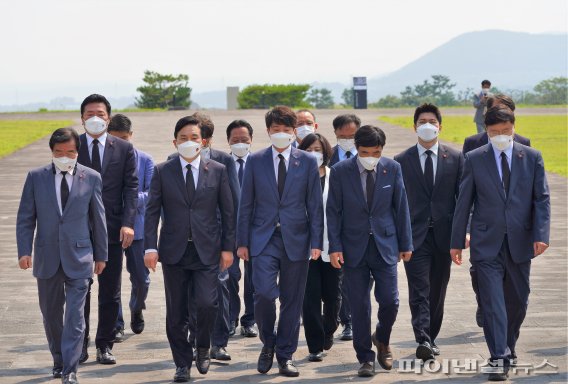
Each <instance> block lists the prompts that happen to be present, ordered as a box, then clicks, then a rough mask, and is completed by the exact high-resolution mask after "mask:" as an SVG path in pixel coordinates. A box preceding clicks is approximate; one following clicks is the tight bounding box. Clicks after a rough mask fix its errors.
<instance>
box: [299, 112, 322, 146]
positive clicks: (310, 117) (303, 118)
mask: <svg viewBox="0 0 568 384" xmlns="http://www.w3.org/2000/svg"><path fill="white" fill-rule="evenodd" d="M317 130H318V123H316V116H315V115H314V113H313V112H312V111H310V110H309V109H300V110H298V111H296V129H295V130H294V134H295V135H296V144H297V146H299V145H300V144H302V140H304V137H306V136H308V135H309V134H310V133H316V132H317Z"/></svg>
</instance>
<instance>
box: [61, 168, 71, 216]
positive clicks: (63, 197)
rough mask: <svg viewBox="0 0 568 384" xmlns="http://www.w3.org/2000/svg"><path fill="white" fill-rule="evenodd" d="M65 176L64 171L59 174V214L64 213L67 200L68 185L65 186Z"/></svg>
mask: <svg viewBox="0 0 568 384" xmlns="http://www.w3.org/2000/svg"><path fill="white" fill-rule="evenodd" d="M65 175H67V172H66V171H62V172H61V189H60V193H61V212H62V213H63V211H65V205H66V204H67V199H68V198H69V184H67V179H65Z"/></svg>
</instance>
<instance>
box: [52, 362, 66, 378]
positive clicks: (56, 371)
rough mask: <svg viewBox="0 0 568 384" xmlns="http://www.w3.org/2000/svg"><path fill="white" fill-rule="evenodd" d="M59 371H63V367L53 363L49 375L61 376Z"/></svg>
mask: <svg viewBox="0 0 568 384" xmlns="http://www.w3.org/2000/svg"><path fill="white" fill-rule="evenodd" d="M61 372H63V367H62V366H59V365H54V366H53V369H52V370H51V375H52V376H53V378H54V379H59V378H61Z"/></svg>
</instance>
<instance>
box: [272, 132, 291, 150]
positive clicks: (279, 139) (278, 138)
mask: <svg viewBox="0 0 568 384" xmlns="http://www.w3.org/2000/svg"><path fill="white" fill-rule="evenodd" d="M294 140H296V137H295V136H294V135H291V134H289V133H286V132H278V133H274V134H272V135H270V141H271V142H272V145H274V147H276V148H278V149H284V148H287V147H288V146H289V145H290V144H292V143H293V142H294Z"/></svg>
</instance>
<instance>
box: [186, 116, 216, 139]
mask: <svg viewBox="0 0 568 384" xmlns="http://www.w3.org/2000/svg"><path fill="white" fill-rule="evenodd" d="M191 117H195V118H196V119H197V120H199V123H200V125H199V127H200V128H201V137H202V138H203V139H209V138H211V137H213V132H215V124H213V120H211V117H209V115H206V114H205V113H201V112H195V113H193V115H191Z"/></svg>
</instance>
